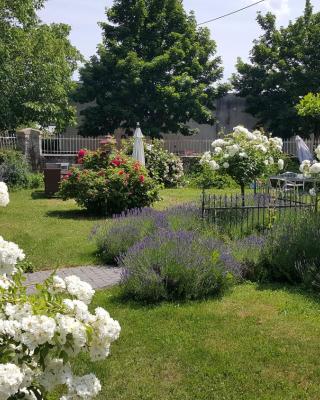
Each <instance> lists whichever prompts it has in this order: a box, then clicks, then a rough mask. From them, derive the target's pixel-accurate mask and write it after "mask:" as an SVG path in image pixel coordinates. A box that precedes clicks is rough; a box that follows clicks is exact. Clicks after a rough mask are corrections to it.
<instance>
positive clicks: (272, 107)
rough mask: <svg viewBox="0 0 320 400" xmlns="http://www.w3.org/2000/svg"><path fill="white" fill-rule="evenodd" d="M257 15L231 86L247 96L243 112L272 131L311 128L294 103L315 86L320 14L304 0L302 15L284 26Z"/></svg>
mask: <svg viewBox="0 0 320 400" xmlns="http://www.w3.org/2000/svg"><path fill="white" fill-rule="evenodd" d="M257 20H258V23H259V25H260V26H261V28H262V29H263V30H264V34H263V35H262V36H261V37H260V38H259V39H257V40H255V42H254V46H253V48H252V50H251V56H250V63H245V62H243V61H242V60H241V59H239V60H238V63H237V70H238V73H237V74H235V75H234V76H233V79H232V81H233V85H234V87H235V88H236V90H237V91H238V94H239V95H240V96H243V97H246V98H247V110H248V112H250V113H251V114H252V115H254V116H255V117H256V118H258V120H259V124H261V125H264V126H265V127H266V128H269V129H270V130H272V131H273V133H274V134H276V135H278V136H282V137H290V136H292V135H294V134H298V133H299V134H301V135H304V136H306V135H308V134H310V133H314V132H313V126H312V124H309V123H308V122H307V120H306V119H304V118H303V117H301V116H299V115H298V114H297V112H296V109H295V106H296V104H297V103H298V102H299V100H300V98H302V97H303V96H305V95H306V94H307V93H309V92H319V90H320V68H319V65H320V13H313V8H312V5H311V2H310V0H307V1H306V6H305V11H304V15H303V16H301V17H299V18H298V19H297V20H296V21H295V22H290V23H289V25H288V26H287V27H281V28H280V29H277V27H276V17H275V16H274V15H272V14H270V13H268V14H267V15H266V16H262V15H258V18H257Z"/></svg>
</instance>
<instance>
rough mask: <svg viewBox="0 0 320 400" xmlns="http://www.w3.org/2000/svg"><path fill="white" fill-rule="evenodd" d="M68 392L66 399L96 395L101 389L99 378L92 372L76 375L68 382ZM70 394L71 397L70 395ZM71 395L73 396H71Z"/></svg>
mask: <svg viewBox="0 0 320 400" xmlns="http://www.w3.org/2000/svg"><path fill="white" fill-rule="evenodd" d="M68 389H69V394H68V396H69V397H68V396H67V397H66V398H67V399H79V400H80V399H87V400H90V399H92V398H94V397H96V396H97V395H98V394H99V392H100V391H101V384H100V381H99V379H98V378H97V377H96V376H95V375H94V374H89V375H85V376H76V377H74V378H73V380H72V381H71V382H70V383H69V384H68ZM70 396H71V397H70ZM72 396H73V397H72Z"/></svg>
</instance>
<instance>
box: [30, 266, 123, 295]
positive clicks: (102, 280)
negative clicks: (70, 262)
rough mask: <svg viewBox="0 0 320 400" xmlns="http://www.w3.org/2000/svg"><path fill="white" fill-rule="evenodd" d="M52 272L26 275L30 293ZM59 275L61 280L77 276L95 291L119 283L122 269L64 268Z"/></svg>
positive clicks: (104, 267)
mask: <svg viewBox="0 0 320 400" xmlns="http://www.w3.org/2000/svg"><path fill="white" fill-rule="evenodd" d="M51 273H52V271H38V272H33V273H28V274H25V276H26V282H25V286H26V287H27V292H28V293H33V292H34V290H35V285H36V284H37V283H42V282H43V281H45V280H46V279H47V278H48V277H49V276H50V274H51ZM57 275H58V276H60V277H61V278H65V277H66V276H70V275H76V276H78V277H79V278H80V279H81V280H83V281H85V282H88V283H89V284H90V285H91V286H92V287H93V289H103V288H107V287H110V286H114V285H116V284H118V283H119V281H120V277H121V269H120V268H115V267H108V266H98V265H95V266H85V267H74V268H62V269H59V270H58V271H57Z"/></svg>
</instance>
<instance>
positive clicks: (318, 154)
mask: <svg viewBox="0 0 320 400" xmlns="http://www.w3.org/2000/svg"><path fill="white" fill-rule="evenodd" d="M315 153H316V156H317V159H318V160H320V144H319V145H318V147H317V148H316V149H315Z"/></svg>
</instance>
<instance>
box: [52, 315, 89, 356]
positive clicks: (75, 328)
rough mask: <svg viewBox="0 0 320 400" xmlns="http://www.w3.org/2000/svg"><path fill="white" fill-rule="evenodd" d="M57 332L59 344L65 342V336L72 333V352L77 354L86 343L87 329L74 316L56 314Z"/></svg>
mask: <svg viewBox="0 0 320 400" xmlns="http://www.w3.org/2000/svg"><path fill="white" fill-rule="evenodd" d="M56 323H57V328H56V331H57V333H58V336H57V340H58V342H59V343H60V344H61V345H65V344H66V343H67V337H68V336H69V335H72V345H73V349H74V353H75V354H77V353H79V351H80V350H81V349H82V348H83V347H84V346H85V345H86V343H87V331H86V328H85V326H84V325H83V324H82V323H81V322H80V321H78V320H77V319H76V318H74V317H71V316H68V315H63V314H57V316H56Z"/></svg>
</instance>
